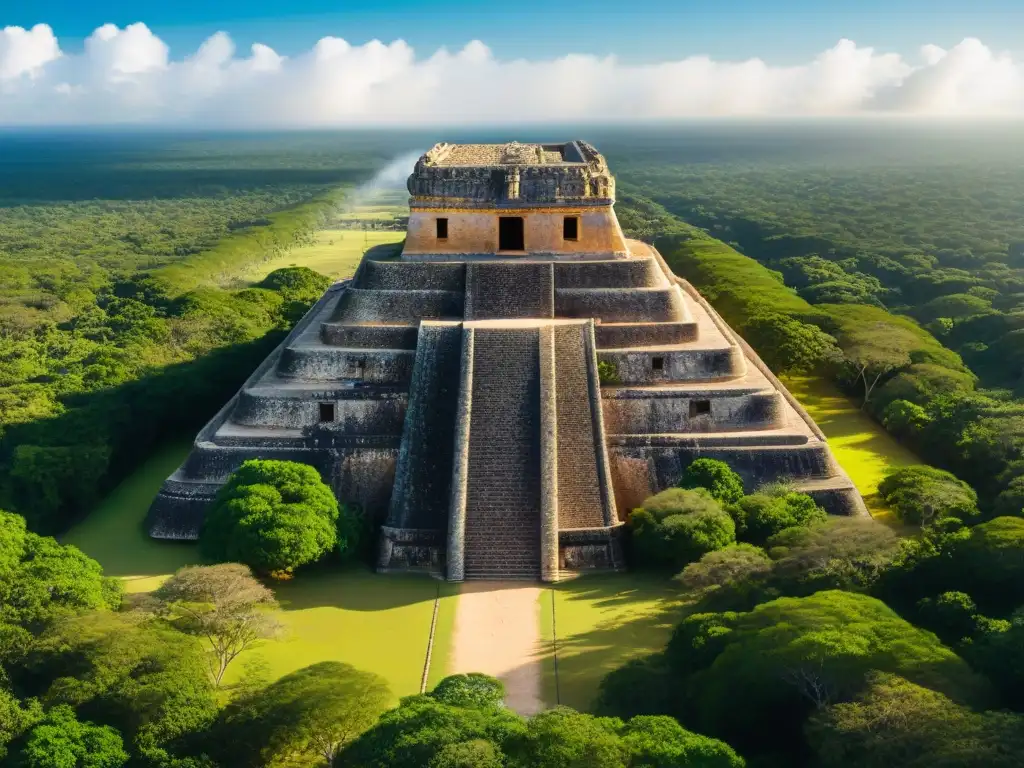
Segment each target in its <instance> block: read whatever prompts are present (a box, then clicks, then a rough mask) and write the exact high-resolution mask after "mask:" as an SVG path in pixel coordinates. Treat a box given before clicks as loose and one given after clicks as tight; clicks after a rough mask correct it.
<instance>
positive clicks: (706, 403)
mask: <svg viewBox="0 0 1024 768" xmlns="http://www.w3.org/2000/svg"><path fill="white" fill-rule="evenodd" d="M709 413H711V401H710V400H691V401H690V418H691V419H692V418H693V417H694V416H704V415H706V414H709Z"/></svg>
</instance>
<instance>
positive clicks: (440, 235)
mask: <svg viewBox="0 0 1024 768" xmlns="http://www.w3.org/2000/svg"><path fill="white" fill-rule="evenodd" d="M434 221H435V222H436V223H437V239H438V240H447V239H448V219H435V220H434Z"/></svg>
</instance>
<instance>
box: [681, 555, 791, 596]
mask: <svg viewBox="0 0 1024 768" xmlns="http://www.w3.org/2000/svg"><path fill="white" fill-rule="evenodd" d="M771 570H772V561H771V558H769V557H768V555H767V554H765V551H764V550H763V549H761V548H760V547H755V546H754V545H753V544H730V545H728V546H726V547H723V548H722V549H719V550H717V551H715V552H708V553H707V554H705V555H704V556H703V557H701V559H700V560H698V561H697V562H695V563H690V564H689V565H687V566H686V568H684V569H683V571H682V573H680V574H679V575H678V576H676V579H677V580H679V581H680V582H682V584H683V586H685V587H686V588H687V589H694V590H696V589H707V588H709V587H718V586H725V585H729V584H734V583H736V582H739V581H744V580H746V579H757V578H760V577H762V576H766V575H767V574H768V573H770V572H771Z"/></svg>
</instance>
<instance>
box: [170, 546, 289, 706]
mask: <svg viewBox="0 0 1024 768" xmlns="http://www.w3.org/2000/svg"><path fill="white" fill-rule="evenodd" d="M155 597H156V598H157V599H158V600H160V601H161V602H162V603H163V604H164V606H165V609H166V610H167V612H168V614H169V615H170V617H171V620H172V621H173V623H174V624H175V626H177V627H178V628H179V629H181V630H182V631H183V632H187V633H188V634H191V635H196V636H197V637H201V638H203V639H205V640H206V641H207V642H208V643H209V645H210V648H211V651H212V662H211V664H210V675H211V677H212V679H213V683H214V685H217V686H219V685H220V684H221V681H222V680H223V679H224V673H225V672H227V669H228V665H230V664H231V662H232V661H234V660H235V659H236V658H237V657H238V655H239V654H241V653H243V652H244V651H246V650H247V649H249V648H251V647H252V646H253V645H254V644H256V643H258V642H259V641H260V640H264V639H267V638H272V637H276V636H277V635H278V633H279V632H280V629H281V625H280V622H278V621H277V619H276V618H275V617H274V616H273V614H271V613H270V610H271V609H273V608H276V607H277V600H276V599H275V598H274V593H273V592H271V591H270V590H269V589H267V588H266V587H265V586H263V585H262V584H260V583H259V582H258V581H256V579H254V578H253V576H252V572H251V571H250V570H249V568H248V566H245V565H241V564H239V563H223V564H221V565H209V566H189V567H186V568H182V569H181V570H179V571H178V572H177V573H175V574H174V575H173V576H172V577H171V578H169V579H168V580H167V581H165V582H164V583H163V585H162V586H161V587H160V588H159V589H158V590H157V591H156V592H155Z"/></svg>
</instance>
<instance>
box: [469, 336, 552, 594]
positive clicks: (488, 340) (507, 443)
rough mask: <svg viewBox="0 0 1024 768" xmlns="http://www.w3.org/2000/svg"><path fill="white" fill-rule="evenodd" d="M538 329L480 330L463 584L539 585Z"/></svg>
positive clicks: (475, 354)
mask: <svg viewBox="0 0 1024 768" xmlns="http://www.w3.org/2000/svg"><path fill="white" fill-rule="evenodd" d="M537 350H538V330H537V328H535V327H534V328H521V329H508V328H495V329H483V328H480V329H477V330H476V332H475V343H474V351H473V387H472V397H473V399H472V412H471V416H470V426H471V431H470V439H469V457H468V459H469V464H468V472H467V484H466V528H465V578H467V579H502V580H507V579H530V580H534V579H538V578H539V577H540V487H541V483H540V371H539V362H538V355H537Z"/></svg>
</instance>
